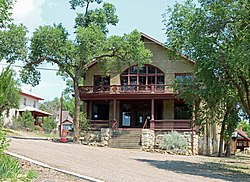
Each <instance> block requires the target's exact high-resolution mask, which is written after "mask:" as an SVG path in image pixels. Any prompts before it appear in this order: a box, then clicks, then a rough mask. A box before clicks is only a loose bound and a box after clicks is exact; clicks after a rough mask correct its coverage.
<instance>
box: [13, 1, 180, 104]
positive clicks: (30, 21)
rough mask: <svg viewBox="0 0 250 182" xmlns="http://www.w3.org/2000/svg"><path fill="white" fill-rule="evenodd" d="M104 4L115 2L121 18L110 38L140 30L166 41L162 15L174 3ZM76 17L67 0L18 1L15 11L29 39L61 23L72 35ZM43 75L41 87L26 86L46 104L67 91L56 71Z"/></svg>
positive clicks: (16, 19)
mask: <svg viewBox="0 0 250 182" xmlns="http://www.w3.org/2000/svg"><path fill="white" fill-rule="evenodd" d="M105 2H109V3H112V4H113V5H114V6H115V7H116V14H117V15H118V17H119V23H118V24H117V25H116V26H113V27H109V35H123V34H124V33H129V32H131V31H133V30H134V29H137V30H138V31H140V32H143V33H145V34H147V35H149V36H151V37H153V38H155V39H156V40H158V41H160V42H162V43H164V42H165V40H166V36H165V33H164V24H163V22H162V21H163V18H162V14H163V13H164V12H165V10H166V8H167V6H172V5H173V4H174V2H175V1H174V0H106V1H105ZM75 16H76V11H74V10H71V9H70V5H69V1H68V0H17V2H16V4H15V6H14V9H13V18H14V22H16V23H22V24H24V25H25V26H26V27H27V28H28V30H29V33H28V36H29V37H31V36H32V32H33V31H34V30H35V29H36V28H38V27H39V26H40V25H52V24H53V23H56V24H58V23H62V24H63V26H64V27H66V28H67V30H68V32H69V33H70V34H71V35H73V32H74V29H73V27H74V19H75ZM72 37H73V36H72ZM16 64H18V63H16ZM42 67H48V68H51V65H46V64H44V65H43V66H42ZM15 69H16V70H17V71H18V69H17V68H15ZM41 74H42V77H41V82H40V84H39V85H37V86H36V87H31V86H29V85H25V86H24V87H25V88H26V89H28V90H31V91H32V92H33V93H34V94H36V95H39V96H40V97H42V98H44V100H45V101H47V100H53V99H54V98H55V97H60V95H61V93H62V91H63V90H64V89H65V88H66V85H65V82H64V81H63V80H62V78H61V77H60V76H57V75H56V71H41Z"/></svg>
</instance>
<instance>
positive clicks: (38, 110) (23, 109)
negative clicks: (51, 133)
mask: <svg viewBox="0 0 250 182" xmlns="http://www.w3.org/2000/svg"><path fill="white" fill-rule="evenodd" d="M18 111H19V112H25V111H30V112H35V113H36V114H37V115H39V116H52V114H50V113H48V112H45V111H42V110H40V109H37V108H35V107H31V106H25V107H24V108H22V109H19V110H18Z"/></svg>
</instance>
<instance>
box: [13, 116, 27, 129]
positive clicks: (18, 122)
mask: <svg viewBox="0 0 250 182" xmlns="http://www.w3.org/2000/svg"><path fill="white" fill-rule="evenodd" d="M23 127H24V123H23V119H22V117H21V116H18V117H13V118H12V125H11V127H10V128H11V129H13V130H20V129H22V128H23Z"/></svg>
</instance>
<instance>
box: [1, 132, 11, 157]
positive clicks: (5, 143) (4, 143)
mask: <svg viewBox="0 0 250 182" xmlns="http://www.w3.org/2000/svg"><path fill="white" fill-rule="evenodd" d="M8 145H9V140H7V138H6V133H5V132H4V131H3V130H2V128H1V127H0V155H2V154H3V151H4V149H6V148H7V146H8Z"/></svg>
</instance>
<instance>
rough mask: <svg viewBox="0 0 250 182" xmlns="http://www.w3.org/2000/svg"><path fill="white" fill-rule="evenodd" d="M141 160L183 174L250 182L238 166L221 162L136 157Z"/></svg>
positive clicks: (235, 181) (249, 177)
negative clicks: (193, 161)
mask: <svg viewBox="0 0 250 182" xmlns="http://www.w3.org/2000/svg"><path fill="white" fill-rule="evenodd" d="M136 160H137V161H140V162H145V163H148V164H150V165H151V166H154V167H156V168H158V169H164V170H167V171H172V172H175V173H181V174H190V175H196V176H203V177H208V178H212V179H222V180H226V181H232V182H239V181H241V182H249V181H250V175H249V174H246V173H241V172H240V171H237V170H238V169H237V167H236V166H231V165H226V164H219V163H214V162H204V163H192V162H187V161H168V160H166V161H159V160H147V159H136Z"/></svg>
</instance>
